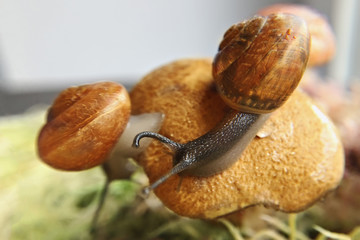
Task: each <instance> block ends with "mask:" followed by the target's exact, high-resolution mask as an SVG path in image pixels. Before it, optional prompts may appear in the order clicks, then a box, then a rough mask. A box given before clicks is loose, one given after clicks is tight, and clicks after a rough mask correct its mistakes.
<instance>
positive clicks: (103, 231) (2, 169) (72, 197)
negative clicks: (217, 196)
mask: <svg viewBox="0 0 360 240" xmlns="http://www.w3.org/2000/svg"><path fill="white" fill-rule="evenodd" d="M44 119H45V110H44V109H40V110H32V111H30V112H28V113H25V114H23V115H17V116H8V117H2V118H1V119H0V226H1V228H0V239H3V240H8V239H11V240H18V239H19V240H20V239H21V240H24V239H36V240H39V239H40V240H41V239H59V240H61V239H66V240H68V239H74V240H75V239H287V238H290V237H291V231H293V230H294V229H292V228H291V226H289V224H288V220H287V217H288V215H287V214H279V213H276V214H275V215H274V214H273V212H267V210H264V211H262V210H261V209H260V212H261V214H259V213H258V212H257V213H256V214H254V215H253V216H251V217H249V219H251V220H249V219H248V220H247V224H244V225H242V226H241V227H236V226H235V224H233V223H231V222H230V221H229V220H226V219H225V218H223V219H218V220H214V221H204V220H197V219H189V218H183V217H179V216H177V215H175V214H173V213H172V212H170V211H169V210H167V209H166V208H164V207H163V206H162V205H161V203H160V202H159V201H158V200H157V199H156V198H155V197H154V196H152V197H150V198H148V199H143V198H141V197H140V196H139V194H138V193H139V191H140V188H141V184H139V182H143V179H144V178H145V176H144V175H143V174H142V172H141V170H139V171H138V172H136V173H135V174H134V176H133V179H131V180H123V181H115V182H113V183H111V185H110V189H109V193H108V196H107V198H106V202H105V205H104V208H103V210H102V212H101V215H100V218H99V222H98V224H97V231H96V234H91V233H90V226H91V221H92V218H93V214H94V212H95V209H96V207H97V203H98V200H99V192H100V191H101V189H102V187H103V184H104V182H105V177H104V175H103V173H102V170H101V169H100V168H94V169H91V170H88V171H83V172H62V171H57V170H54V169H52V168H50V167H48V166H46V165H45V164H43V163H42V162H41V161H40V160H39V159H38V157H37V154H36V138H37V134H38V132H39V129H40V127H41V125H42V124H43V122H44ZM344 207H346V206H344ZM316 212H318V211H316V207H315V210H309V211H306V212H304V213H301V214H299V215H298V216H297V235H296V236H297V239H313V238H318V239H326V236H327V237H329V238H332V239H360V227H358V228H356V227H354V228H353V230H352V232H350V233H349V234H338V235H335V234H334V233H331V232H328V231H327V230H325V229H324V228H322V227H314V224H318V225H320V226H321V224H319V222H316V221H315V220H314V219H316V216H315V217H314V214H316ZM250 214H251V212H250V213H246V214H245V215H250ZM254 222H255V223H254ZM290 225H291V224H290ZM259 226H260V227H259ZM293 236H294V235H293Z"/></svg>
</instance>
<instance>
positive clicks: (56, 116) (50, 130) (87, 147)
mask: <svg viewBox="0 0 360 240" xmlns="http://www.w3.org/2000/svg"><path fill="white" fill-rule="evenodd" d="M129 117H130V99H129V95H128V93H127V91H126V89H125V88H124V87H123V86H122V85H120V84H118V83H114V82H99V83H94V84H89V85H83V86H78V87H71V88H68V89H65V90H64V91H62V92H61V93H60V94H59V96H58V97H57V98H56V99H55V101H54V103H53V105H52V106H51V108H50V109H49V112H48V117H47V122H46V124H45V125H44V126H43V128H42V129H41V131H40V134H39V137H38V153H39V156H40V158H41V159H42V160H43V161H44V162H45V163H46V164H48V165H50V166H52V167H54V168H57V169H62V170H68V171H80V170H85V169H89V168H92V167H94V166H97V165H100V164H102V163H103V162H104V161H105V160H106V157H107V156H108V155H109V153H110V152H111V150H112V148H113V147H114V146H115V144H116V142H117V141H118V139H119V136H120V135H121V134H122V132H123V131H124V129H125V127H126V124H127V122H128V120H129Z"/></svg>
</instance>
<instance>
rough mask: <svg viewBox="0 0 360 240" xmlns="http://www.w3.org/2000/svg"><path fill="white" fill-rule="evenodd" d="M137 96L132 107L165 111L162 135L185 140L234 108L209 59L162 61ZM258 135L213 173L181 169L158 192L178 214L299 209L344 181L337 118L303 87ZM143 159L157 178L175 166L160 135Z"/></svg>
mask: <svg viewBox="0 0 360 240" xmlns="http://www.w3.org/2000/svg"><path fill="white" fill-rule="evenodd" d="M130 97H131V101H132V113H133V114H139V113H145V112H162V113H165V120H164V123H163V125H162V128H161V130H160V134H163V135H164V136H166V137H169V138H171V139H172V140H174V141H178V142H180V143H185V142H187V141H189V140H193V139H195V138H197V137H199V136H201V135H203V134H204V133H206V132H207V131H209V130H210V129H211V128H213V127H214V126H215V125H216V124H217V123H218V122H219V121H220V120H221V118H222V117H223V115H224V112H225V111H226V109H227V108H228V107H227V106H226V105H225V104H224V103H223V101H222V100H221V99H220V96H218V94H217V92H216V90H215V86H214V83H213V79H212V76H211V61H210V60H206V59H199V60H190V59H188V60H180V61H176V62H174V63H171V64H168V65H166V66H163V67H161V68H159V69H157V70H155V71H153V72H152V73H150V74H148V75H147V76H145V77H144V78H143V79H142V81H141V82H139V83H138V84H137V85H136V86H135V87H134V89H133V90H132V92H131V94H130ZM259 135H260V136H262V138H260V137H256V138H255V139H254V140H253V141H252V142H251V143H250V145H249V146H248V147H247V149H246V150H245V151H244V153H243V154H242V156H241V157H240V158H239V160H238V161H237V162H236V163H235V164H234V165H233V166H232V167H230V168H229V169H227V170H225V171H223V172H222V173H220V174H216V175H214V176H211V177H206V178H200V177H183V179H180V177H179V176H178V175H175V176H173V177H171V178H169V179H168V180H167V181H165V182H164V183H163V184H161V185H160V186H159V187H158V188H157V189H155V193H156V195H157V196H158V197H159V198H160V200H161V201H162V202H163V203H164V204H165V205H166V206H167V207H168V208H169V209H171V210H173V211H174V212H176V213H178V214H179V215H183V216H188V217H195V218H215V217H218V216H221V215H225V214H228V213H231V212H234V211H237V210H240V209H242V208H245V207H247V206H251V205H256V204H264V205H266V206H270V207H273V208H275V209H278V210H281V211H285V212H296V211H300V210H303V209H304V208H306V207H308V206H309V205H311V204H312V203H314V202H315V201H316V200H318V199H319V198H321V197H322V196H324V194H325V193H327V192H328V191H329V190H330V189H334V188H335V187H336V186H337V185H338V183H339V182H340V180H341V178H342V175H343V168H344V159H343V149H342V145H341V142H340V140H339V138H338V135H337V133H336V130H335V128H334V126H333V124H332V123H331V121H330V120H329V119H328V118H327V117H326V116H325V115H324V114H323V113H322V112H321V110H320V109H319V108H318V107H317V106H316V105H314V103H313V102H312V101H311V99H310V98H309V97H307V96H306V95H305V94H304V93H302V92H300V91H296V92H295V93H294V94H293V95H292V96H291V97H290V99H289V100H288V102H287V103H285V105H284V106H283V107H281V108H280V109H279V110H277V111H276V112H275V113H273V115H272V116H271V118H270V119H269V120H268V121H267V123H266V125H265V126H264V128H263V130H261V131H260V134H259ZM137 161H138V162H139V163H140V165H142V166H143V167H144V169H145V172H146V174H147V175H148V177H149V179H150V182H153V181H155V180H157V179H158V178H159V177H160V176H162V175H164V174H165V173H166V172H168V171H169V170H170V168H171V167H172V156H171V153H170V152H169V150H168V149H167V148H166V147H165V146H164V145H163V144H161V143H160V142H158V141H153V142H152V143H151V144H150V145H149V147H148V148H147V150H146V151H145V152H144V153H142V154H141V155H140V156H139V157H138V159H137Z"/></svg>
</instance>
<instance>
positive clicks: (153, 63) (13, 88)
mask: <svg viewBox="0 0 360 240" xmlns="http://www.w3.org/2000/svg"><path fill="white" fill-rule="evenodd" d="M282 2H287V3H303V4H307V5H309V6H312V7H314V8H315V9H318V10H319V11H320V12H321V13H323V14H325V15H326V16H328V19H329V22H330V23H331V25H332V26H333V27H334V31H335V34H336V37H337V53H336V56H335V58H334V59H333V61H332V62H330V63H329V64H328V65H327V66H325V67H323V68H322V69H321V70H320V71H321V74H322V75H324V76H326V77H327V78H328V79H331V80H334V81H338V82H339V83H340V84H341V85H342V86H344V87H347V86H349V84H350V83H351V82H353V81H359V78H360V69H359V67H358V65H359V62H360V47H359V44H358V43H357V41H356V39H359V37H360V36H359V35H360V34H359V31H358V30H359V25H360V18H359V15H358V14H357V13H358V12H359V10H360V4H359V2H358V1H356V0H329V1H323V0H303V1H272V0H271V1H245V0H223V1H217V0H197V1H192V0H182V1H167V0H153V1H148V0H122V1H117V0H105V1H97V0H93V1H89V0H77V1H72V0H52V1H47V0H0V115H10V114H18V113H22V112H23V111H25V110H26V109H28V108H29V107H31V106H32V105H35V104H41V103H45V104H50V103H51V102H52V100H53V98H54V97H55V96H56V94H57V93H58V92H59V91H60V90H61V89H63V88H66V87H69V86H71V85H76V84H83V83H89V82H95V81H100V80H114V81H118V82H121V83H123V84H124V85H125V86H126V87H127V88H129V89H130V88H131V86H132V85H134V84H135V83H136V82H137V81H138V80H139V79H140V78H141V77H142V76H143V75H145V74H146V73H148V72H149V71H151V70H152V69H154V68H155V67H158V66H159V65H162V64H164V63H166V62H169V61H172V60H175V59H179V58H186V57H212V56H214V54H215V53H216V50H217V47H218V43H219V41H220V40H221V38H222V36H223V34H224V32H225V30H226V29H227V28H228V27H229V26H231V25H232V24H234V23H236V22H239V21H242V20H244V19H246V18H248V17H250V16H252V15H254V14H255V12H256V11H257V10H259V9H261V8H263V7H265V6H268V5H271V4H274V3H282Z"/></svg>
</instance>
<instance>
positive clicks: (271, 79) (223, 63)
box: [213, 13, 310, 113]
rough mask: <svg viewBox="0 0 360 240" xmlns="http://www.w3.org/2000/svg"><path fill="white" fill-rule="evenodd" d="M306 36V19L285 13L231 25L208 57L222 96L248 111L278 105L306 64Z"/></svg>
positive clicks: (270, 109) (252, 111) (268, 109)
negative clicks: (216, 52)
mask: <svg viewBox="0 0 360 240" xmlns="http://www.w3.org/2000/svg"><path fill="white" fill-rule="evenodd" d="M309 39H310V36H309V33H308V29H307V25H306V23H305V21H304V20H302V19H301V18H299V17H296V16H294V15H290V14H282V13H281V14H272V15H269V16H267V17H262V16H256V17H254V18H252V19H250V20H247V21H244V22H241V23H239V24H236V25H234V26H232V27H231V28H230V29H229V30H228V31H227V32H226V33H225V35H224V39H223V41H222V42H221V44H220V46H219V52H218V54H217V55H216V57H215V59H214V62H213V76H214V79H215V82H216V85H217V88H218V91H219V93H220V95H221V96H222V98H223V100H224V101H225V102H226V103H227V104H228V105H229V106H231V107H232V108H233V109H236V110H238V111H242V112H249V113H268V112H272V111H274V110H275V109H276V108H278V107H280V106H281V105H282V104H283V103H284V102H285V101H286V100H287V99H288V97H289V96H290V95H291V93H292V92H293V91H294V89H295V88H296V87H297V85H298V83H299V81H300V78H299V76H302V73H303V72H304V70H305V67H306V64H307V61H308V56H309V54H308V53H309V48H310V46H309V45H310V44H309V42H310V41H309Z"/></svg>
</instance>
